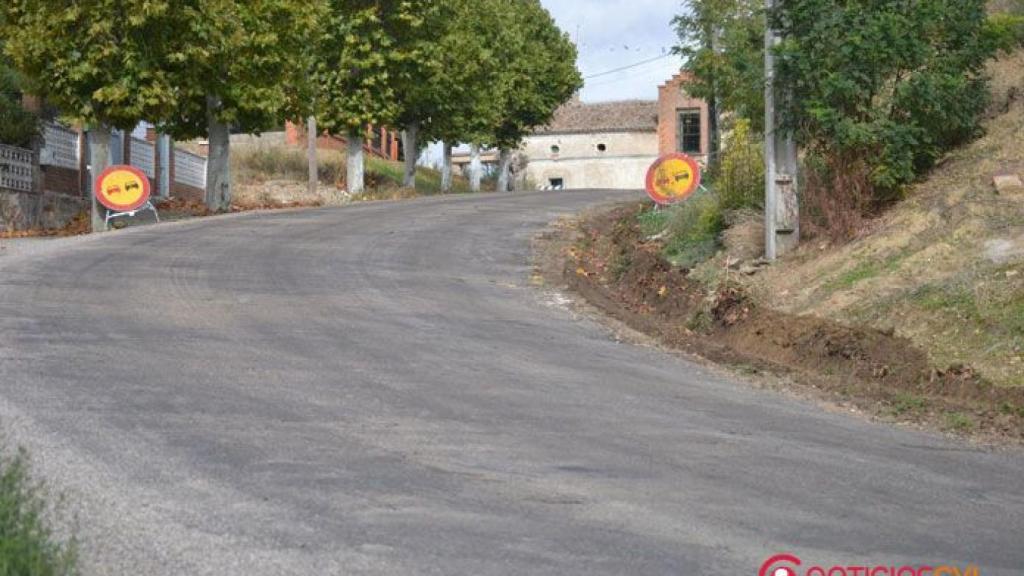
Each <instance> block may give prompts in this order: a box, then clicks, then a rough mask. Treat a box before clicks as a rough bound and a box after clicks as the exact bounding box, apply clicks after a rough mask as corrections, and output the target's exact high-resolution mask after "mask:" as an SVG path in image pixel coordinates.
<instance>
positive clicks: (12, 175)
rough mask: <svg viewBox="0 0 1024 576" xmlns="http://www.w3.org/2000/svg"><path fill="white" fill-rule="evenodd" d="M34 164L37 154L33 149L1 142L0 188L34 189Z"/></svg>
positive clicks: (14, 189) (19, 190) (24, 190)
mask: <svg viewBox="0 0 1024 576" xmlns="http://www.w3.org/2000/svg"><path fill="white" fill-rule="evenodd" d="M34 166H35V154H34V153H33V152H32V151H31V150H26V149H25V148H15V147H14V146H7V145H5V144H0V189H2V190H11V191H14V192H32V191H34V190H35V186H34V179H33V176H32V174H33V172H34V171H35V167H34Z"/></svg>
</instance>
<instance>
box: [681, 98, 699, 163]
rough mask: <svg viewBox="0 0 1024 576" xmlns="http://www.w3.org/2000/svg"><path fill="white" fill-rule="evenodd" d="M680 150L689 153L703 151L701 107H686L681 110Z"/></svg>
mask: <svg viewBox="0 0 1024 576" xmlns="http://www.w3.org/2000/svg"><path fill="white" fill-rule="evenodd" d="M678 130H679V135H678V137H679V151H680V152H685V153H687V154H700V153H701V146H700V145H701V140H702V138H701V133H700V108H686V109H684V110H680V111H679V127H678Z"/></svg>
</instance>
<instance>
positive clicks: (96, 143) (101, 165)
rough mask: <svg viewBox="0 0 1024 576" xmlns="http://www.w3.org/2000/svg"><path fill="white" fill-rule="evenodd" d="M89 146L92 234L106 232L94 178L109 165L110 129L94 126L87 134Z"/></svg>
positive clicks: (88, 182)
mask: <svg viewBox="0 0 1024 576" xmlns="http://www.w3.org/2000/svg"><path fill="white" fill-rule="evenodd" d="M87 138H88V145H89V176H88V178H86V183H87V186H88V190H89V202H90V209H89V214H90V220H91V224H92V231H93V233H96V232H106V231H107V223H106V221H105V219H104V210H105V209H104V208H103V207H102V206H100V203H99V202H97V201H96V177H97V176H99V175H100V173H102V172H103V171H104V170H106V169H107V168H108V167H109V166H110V165H111V162H110V128H107V127H106V126H96V127H94V128H93V129H92V130H89V132H88V134H87Z"/></svg>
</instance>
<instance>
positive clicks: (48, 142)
mask: <svg viewBox="0 0 1024 576" xmlns="http://www.w3.org/2000/svg"><path fill="white" fill-rule="evenodd" d="M80 138H81V136H80V135H79V133H78V132H77V131H76V130H72V129H71V128H68V127H67V126H61V125H60V124H55V123H53V122H47V123H46V124H44V125H43V146H42V148H41V149H40V151H39V164H40V165H43V166H55V167H57V168H66V169H68V170H78V169H79V166H80V165H81V163H82V159H81V150H82V147H81V140H80Z"/></svg>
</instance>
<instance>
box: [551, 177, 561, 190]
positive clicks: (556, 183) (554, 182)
mask: <svg viewBox="0 0 1024 576" xmlns="http://www.w3.org/2000/svg"><path fill="white" fill-rule="evenodd" d="M548 184H550V186H551V189H552V190H562V189H563V188H565V180H563V179H562V178H551V179H549V180H548Z"/></svg>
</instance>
